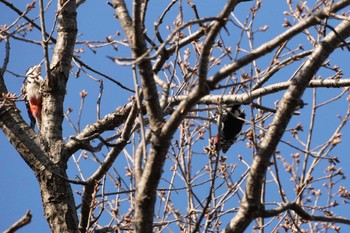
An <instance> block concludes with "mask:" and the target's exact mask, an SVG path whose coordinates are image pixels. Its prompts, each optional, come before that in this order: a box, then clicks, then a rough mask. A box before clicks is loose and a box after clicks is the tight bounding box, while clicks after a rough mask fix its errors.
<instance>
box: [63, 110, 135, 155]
mask: <svg viewBox="0 0 350 233" xmlns="http://www.w3.org/2000/svg"><path fill="white" fill-rule="evenodd" d="M131 109H132V103H130V104H127V105H125V106H124V107H122V108H119V109H117V110H116V111H115V112H113V113H110V114H108V115H106V116H105V117H104V118H102V119H101V120H99V121H97V122H95V123H93V124H91V125H88V126H86V127H85V129H83V131H82V132H81V133H79V134H78V135H76V136H75V139H71V140H69V141H68V142H67V143H66V145H65V150H66V156H67V157H66V160H68V159H69V157H70V156H71V155H72V154H73V153H75V152H76V151H78V150H79V149H84V148H85V146H86V145H85V144H86V143H89V142H90V141H91V140H93V139H95V138H97V137H98V136H99V135H100V134H101V133H103V132H105V131H108V130H113V129H115V128H116V127H118V126H120V125H121V124H123V123H124V122H125V120H126V119H127V116H128V115H129V114H130V111H131ZM85 138H88V141H86V140H84V139H85Z"/></svg>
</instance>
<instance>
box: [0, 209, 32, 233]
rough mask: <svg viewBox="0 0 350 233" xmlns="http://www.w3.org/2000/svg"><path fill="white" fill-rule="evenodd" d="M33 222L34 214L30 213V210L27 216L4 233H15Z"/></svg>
mask: <svg viewBox="0 0 350 233" xmlns="http://www.w3.org/2000/svg"><path fill="white" fill-rule="evenodd" d="M31 220H32V214H31V213H30V210H28V211H27V213H26V214H25V215H23V216H22V217H21V218H20V219H19V220H18V221H17V222H15V223H14V224H13V225H12V226H11V227H9V228H8V229H7V230H5V231H4V233H14V232H16V231H17V230H19V229H20V228H22V227H24V226H25V225H28V224H29V223H30V221H31Z"/></svg>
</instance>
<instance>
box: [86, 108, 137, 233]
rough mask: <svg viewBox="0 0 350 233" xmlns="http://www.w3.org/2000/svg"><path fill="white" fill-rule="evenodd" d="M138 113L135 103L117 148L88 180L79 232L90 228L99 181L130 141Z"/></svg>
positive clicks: (114, 148)
mask: <svg viewBox="0 0 350 233" xmlns="http://www.w3.org/2000/svg"><path fill="white" fill-rule="evenodd" d="M137 112H138V111H137V106H136V103H133V104H132V109H131V110H130V111H129V116H128V119H127V120H126V122H125V126H124V129H123V132H122V134H121V137H120V138H119V139H118V140H117V143H116V145H115V147H113V149H112V150H111V151H110V152H109V153H108V155H107V157H106V159H105V160H104V162H103V163H102V164H101V165H100V167H99V168H98V169H97V170H96V171H95V173H94V174H93V175H92V176H91V177H89V178H88V179H87V180H86V183H87V185H85V188H84V193H83V197H82V205H81V215H80V223H79V230H80V232H81V233H84V232H86V231H87V229H88V227H89V226H88V222H89V216H90V209H91V204H92V200H93V193H94V190H95V186H96V184H97V183H98V182H99V180H101V179H102V177H103V176H104V175H105V174H106V173H107V171H108V170H109V169H110V168H111V167H112V165H113V163H114V161H115V160H116V158H117V157H118V155H119V154H120V152H121V151H122V150H123V149H124V147H125V146H126V145H127V141H128V140H129V137H130V134H131V131H132V127H133V125H134V122H135V118H136V116H137Z"/></svg>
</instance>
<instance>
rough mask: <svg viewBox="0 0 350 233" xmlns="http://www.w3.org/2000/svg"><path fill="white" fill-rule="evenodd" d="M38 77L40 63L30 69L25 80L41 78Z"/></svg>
mask: <svg viewBox="0 0 350 233" xmlns="http://www.w3.org/2000/svg"><path fill="white" fill-rule="evenodd" d="M40 75H41V63H40V64H39V65H36V66H32V67H30V68H29V69H28V70H27V72H26V78H27V79H32V80H33V81H35V80H38V79H39V78H41V76H40Z"/></svg>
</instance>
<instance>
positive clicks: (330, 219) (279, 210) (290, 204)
mask: <svg viewBox="0 0 350 233" xmlns="http://www.w3.org/2000/svg"><path fill="white" fill-rule="evenodd" d="M287 210H293V211H294V212H295V213H296V214H297V215H299V216H300V217H301V218H303V219H304V220H308V221H318V222H331V223H343V224H348V225H350V219H348V218H342V217H335V216H319V215H311V214H308V213H307V212H306V211H305V210H304V209H303V208H301V206H299V205H298V204H296V203H295V202H288V203H285V204H283V205H281V206H280V207H278V208H275V209H272V210H265V211H263V213H262V217H264V218H270V217H273V216H277V215H279V214H281V213H283V212H285V211H287Z"/></svg>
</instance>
